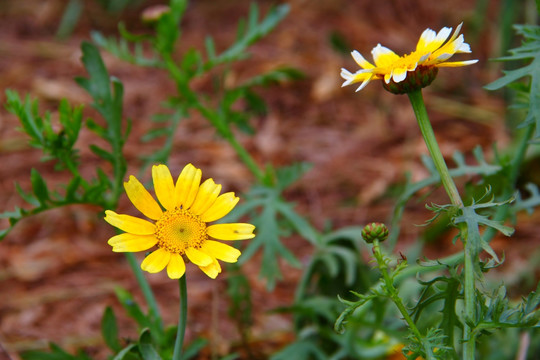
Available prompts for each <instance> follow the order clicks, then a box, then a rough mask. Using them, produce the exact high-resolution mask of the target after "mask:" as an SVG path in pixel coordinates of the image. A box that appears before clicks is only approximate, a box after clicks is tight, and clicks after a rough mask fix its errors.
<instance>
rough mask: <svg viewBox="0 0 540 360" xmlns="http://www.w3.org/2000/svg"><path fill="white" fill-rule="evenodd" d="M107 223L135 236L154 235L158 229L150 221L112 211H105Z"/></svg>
mask: <svg viewBox="0 0 540 360" xmlns="http://www.w3.org/2000/svg"><path fill="white" fill-rule="evenodd" d="M105 221H106V222H108V223H109V224H111V225H112V226H114V227H117V228H119V229H120V230H123V231H125V232H128V233H131V234H135V235H152V234H153V233H154V232H155V230H156V227H155V225H154V224H152V223H151V222H150V221H146V220H144V219H139V218H138V217H135V216H131V215H122V214H117V213H115V212H114V211H112V210H106V211H105Z"/></svg>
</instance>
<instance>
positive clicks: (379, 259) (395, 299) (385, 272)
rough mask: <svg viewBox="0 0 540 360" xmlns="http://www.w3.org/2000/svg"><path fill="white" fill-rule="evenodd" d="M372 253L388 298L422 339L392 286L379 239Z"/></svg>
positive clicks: (374, 244) (414, 332)
mask: <svg viewBox="0 0 540 360" xmlns="http://www.w3.org/2000/svg"><path fill="white" fill-rule="evenodd" d="M373 255H374V256H375V260H377V265H378V267H379V270H380V271H381V274H382V277H383V280H384V284H385V288H386V293H387V294H388V296H389V297H390V299H391V300H392V301H393V302H394V304H396V306H397V308H398V310H399V312H400V313H401V315H402V316H403V319H404V320H405V321H406V322H407V325H409V328H410V329H411V331H412V332H413V334H414V335H415V336H416V337H417V338H418V340H419V341H422V340H423V338H424V337H423V336H422V334H421V333H420V330H418V328H417V327H416V324H415V323H414V321H413V319H412V318H411V316H410V315H409V312H408V311H407V309H406V308H405V305H403V302H402V301H401V298H400V297H399V294H398V291H397V289H396V288H395V286H394V282H393V281H392V279H391V278H390V274H389V270H388V264H387V262H386V261H385V259H384V256H383V254H382V253H381V248H380V246H379V240H378V239H375V240H374V241H373Z"/></svg>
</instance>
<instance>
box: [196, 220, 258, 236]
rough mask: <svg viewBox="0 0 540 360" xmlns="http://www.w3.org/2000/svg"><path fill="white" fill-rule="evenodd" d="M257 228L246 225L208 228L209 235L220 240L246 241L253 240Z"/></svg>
mask: <svg viewBox="0 0 540 360" xmlns="http://www.w3.org/2000/svg"><path fill="white" fill-rule="evenodd" d="M253 230H255V226H253V225H251V224H244V223H234V224H215V225H210V226H209V227H208V228H206V231H207V233H208V235H210V236H211V237H213V238H215V239H219V240H246V239H253V238H254V237H255V234H253Z"/></svg>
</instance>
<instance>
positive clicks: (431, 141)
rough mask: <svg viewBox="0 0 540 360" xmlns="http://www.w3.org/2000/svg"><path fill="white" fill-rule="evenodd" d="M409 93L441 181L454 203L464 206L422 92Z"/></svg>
mask: <svg viewBox="0 0 540 360" xmlns="http://www.w3.org/2000/svg"><path fill="white" fill-rule="evenodd" d="M407 95H409V100H410V101H411V105H412V107H413V110H414V114H415V115H416V120H417V121H418V126H420V131H421V132H422V136H423V137H424V141H425V143H426V146H427V148H428V150H429V154H430V155H431V159H433V163H434V164H435V168H436V169H437V172H438V173H439V176H440V177H441V182H442V184H443V186H444V189H445V190H446V193H447V194H448V196H449V197H450V201H451V202H452V204H454V205H456V206H460V207H461V206H463V201H462V200H461V197H460V196H459V192H458V190H457V187H456V184H455V183H454V180H452V177H451V176H450V172H449V171H448V167H447V166H446V162H445V161H444V158H443V156H442V153H441V149H440V148H439V144H438V143H437V139H436V138H435V133H434V132H433V128H432V127H431V123H430V122H429V117H428V114H427V110H426V106H425V105H424V99H423V98H422V92H421V91H420V90H417V91H414V92H412V93H408V94H407Z"/></svg>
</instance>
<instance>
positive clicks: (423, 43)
mask: <svg viewBox="0 0 540 360" xmlns="http://www.w3.org/2000/svg"><path fill="white" fill-rule="evenodd" d="M435 36H437V33H436V32H435V31H433V30H431V29H426V30H424V32H423V33H422V35H420V39H419V40H418V43H417V44H416V51H424V50H425V49H426V48H427V47H428V45H429V44H430V43H431V42H432V41H433V40H434V39H435Z"/></svg>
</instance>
